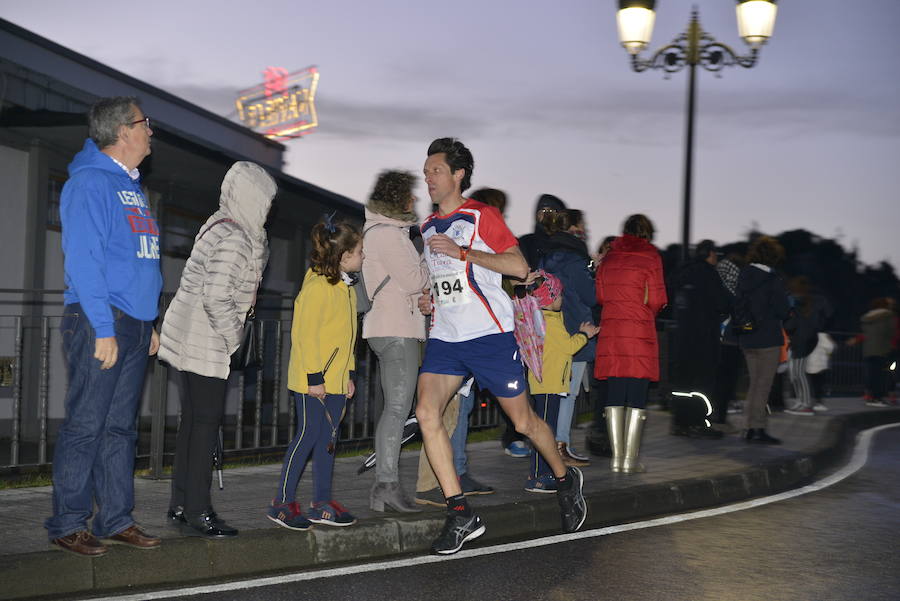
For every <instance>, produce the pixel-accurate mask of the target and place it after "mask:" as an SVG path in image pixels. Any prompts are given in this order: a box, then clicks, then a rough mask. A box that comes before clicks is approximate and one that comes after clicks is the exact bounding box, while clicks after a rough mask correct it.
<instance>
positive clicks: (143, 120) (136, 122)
mask: <svg viewBox="0 0 900 601" xmlns="http://www.w3.org/2000/svg"><path fill="white" fill-rule="evenodd" d="M138 123H143V124H144V127H146V128H147V129H150V117H144V118H143V119H138V120H137V121H132V122H131V123H129V124H128V127H131V126H132V125H137V124H138Z"/></svg>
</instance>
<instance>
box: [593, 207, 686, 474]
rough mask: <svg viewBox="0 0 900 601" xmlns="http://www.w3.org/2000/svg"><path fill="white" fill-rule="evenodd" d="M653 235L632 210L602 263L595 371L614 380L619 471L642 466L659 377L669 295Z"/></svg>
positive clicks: (613, 433)
mask: <svg viewBox="0 0 900 601" xmlns="http://www.w3.org/2000/svg"><path fill="white" fill-rule="evenodd" d="M652 239H653V224H652V223H651V222H650V220H649V219H647V217H646V216H644V215H632V216H631V217H629V218H628V219H626V220H625V225H624V226H623V228H622V236H621V237H619V238H617V239H616V240H615V241H613V243H612V245H611V247H610V250H609V253H607V255H606V256H605V257H604V258H603V261H602V262H601V263H600V266H599V268H598V269H597V280H596V285H597V301H598V302H599V303H600V304H601V305H602V306H603V313H602V314H601V318H600V335H599V336H598V338H597V360H596V363H595V364H594V375H595V376H596V378H597V379H598V380H608V381H609V393H608V396H607V398H608V399H609V400H608V402H607V407H606V411H605V415H606V425H607V426H606V427H607V430H608V432H609V440H610V445H611V446H612V450H613V456H612V461H611V462H610V468H611V469H612V471H614V472H625V473H632V472H640V471H643V466H641V465H640V464H639V463H638V461H637V459H638V455H639V451H640V446H641V434H642V432H643V425H644V421H645V420H646V419H647V411H646V409H645V407H646V405H647V391H648V388H649V386H650V382H651V381H653V382H656V381H658V380H659V345H658V343H657V340H656V314H657V313H658V312H659V311H660V309H662V308H663V307H665V306H666V303H667V302H668V300H667V298H666V287H665V283H664V281H663V269H662V258H661V257H660V255H659V251H658V250H657V249H656V247H655V246H653V244H651V243H650V240H652Z"/></svg>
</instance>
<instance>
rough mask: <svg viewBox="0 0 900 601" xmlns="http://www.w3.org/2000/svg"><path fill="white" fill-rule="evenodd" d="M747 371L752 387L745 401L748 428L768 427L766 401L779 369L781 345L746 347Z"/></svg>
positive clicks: (748, 390) (745, 416)
mask: <svg viewBox="0 0 900 601" xmlns="http://www.w3.org/2000/svg"><path fill="white" fill-rule="evenodd" d="M743 350H744V357H745V358H746V359H747V371H748V372H749V375H750V387H749V388H748V389H747V400H746V401H744V418H745V419H746V420H747V427H748V428H765V427H766V403H768V402H769V392H770V391H771V390H772V380H774V379H775V372H776V371H777V370H778V359H779V358H780V357H781V347H780V346H772V347H769V348H745V349H743Z"/></svg>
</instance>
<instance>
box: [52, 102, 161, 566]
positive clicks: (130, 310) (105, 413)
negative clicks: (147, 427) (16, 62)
mask: <svg viewBox="0 0 900 601" xmlns="http://www.w3.org/2000/svg"><path fill="white" fill-rule="evenodd" d="M88 125H89V134H90V138H88V139H87V140H85V142H84V148H83V149H82V150H81V152H79V153H78V154H77V155H76V156H75V159H74V160H73V161H72V163H71V164H70V165H69V180H68V181H67V182H66V184H65V186H64V187H63V190H62V197H61V199H60V216H61V218H62V247H63V253H64V254H65V279H66V291H65V304H66V306H65V312H64V314H63V318H62V323H61V325H60V329H61V331H62V340H63V351H64V354H65V360H66V365H67V368H68V375H69V387H68V390H67V393H66V401H65V407H66V417H65V420H64V421H63V424H62V426H61V427H60V429H59V436H58V438H57V443H56V451H55V453H54V457H53V516H52V517H51V518H50V519H48V520H47V522H46V527H47V532H48V534H49V537H50V541H51V542H52V543H53V544H54V545H57V546H59V547H61V548H62V549H64V550H66V551H71V552H73V553H76V554H79V555H85V556H99V555H103V554H105V553H106V552H107V547H106V546H105V545H104V544H103V543H102V542H100V540H99V539H100V538H104V539H107V540H108V541H109V542H111V543H120V544H125V545H129V546H132V547H137V548H141V549H151V548H154V547H158V546H159V544H160V539H159V538H157V537H155V536H150V535H148V534H146V533H145V532H144V531H143V530H141V528H140V527H139V526H138V525H137V524H135V521H134V518H132V516H131V512H132V509H133V508H134V474H133V471H134V448H135V441H136V440H137V432H136V431H135V419H136V416H137V410H138V404H139V402H140V398H141V391H142V389H143V384H144V373H145V371H146V369H147V357H148V355H153V354H155V353H156V351H157V349H158V348H159V338H158V336H157V334H156V331H155V330H154V329H153V320H155V319H156V317H157V306H158V302H159V293H160V290H161V288H162V275H161V273H160V269H159V230H158V228H157V224H156V220H155V219H154V218H153V215H152V214H151V211H150V207H149V205H148V204H147V201H146V200H145V198H144V195H143V193H142V191H141V186H140V174H139V173H138V170H137V167H138V165H139V164H140V163H141V161H143V160H144V157H146V156H147V155H149V154H150V136H152V135H153V132H152V130H151V129H150V119H149V118H148V117H146V116H145V115H144V113H143V111H141V108H140V107H139V106H138V100H137V99H136V98H124V97H118V98H104V99H101V100H99V101H98V102H97V103H96V104H94V105H93V106H92V107H91V109H90V112H89V113H88ZM95 501H96V504H97V507H98V511H97V515H96V516H94V519H93V522H92V527H91V530H90V531H89V530H88V526H87V522H88V520H89V519H90V517H91V514H92V513H93V508H94V503H95Z"/></svg>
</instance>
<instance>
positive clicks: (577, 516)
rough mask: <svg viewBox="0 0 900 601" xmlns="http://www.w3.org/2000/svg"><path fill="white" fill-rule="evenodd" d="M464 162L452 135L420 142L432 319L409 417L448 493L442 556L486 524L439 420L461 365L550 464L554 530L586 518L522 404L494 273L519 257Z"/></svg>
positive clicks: (505, 299)
mask: <svg viewBox="0 0 900 601" xmlns="http://www.w3.org/2000/svg"><path fill="white" fill-rule="evenodd" d="M473 168H474V159H473V158H472V153H471V152H470V151H469V149H468V148H466V147H465V146H464V145H463V144H462V142H460V141H459V140H456V139H453V138H440V139H437V140H435V141H434V142H432V143H431V146H429V147H428V158H427V160H426V161H425V169H424V172H425V183H426V184H427V186H428V194H429V196H431V200H432V202H433V203H434V204H435V205H436V206H437V211H436V212H435V213H434V214H432V215H431V216H429V217H428V218H427V219H426V220H425V222H424V223H423V224H422V237H423V239H424V241H425V259H426V261H427V263H428V268H429V271H430V273H431V282H432V287H431V291H430V292H431V294H430V297H431V298H430V300H428V297H427V296H425V295H423V297H422V301H421V302H420V308H421V309H423V312H424V313H428V312H429V311H430V312H431V314H432V320H431V330H430V333H429V338H428V343H427V345H426V347H425V359H424V360H423V362H422V369H421V371H420V373H419V402H418V406H417V407H416V415H417V417H418V419H419V424H420V427H421V430H422V437H423V439H424V442H425V450H426V452H427V453H428V457H429V459H430V460H431V467H432V468H433V469H434V473H435V475H436V476H437V479H438V482H440V484H441V489H442V491H443V493H444V497H445V498H446V499H447V521H446V523H445V524H444V529H443V530H442V531H441V534H440V535H439V536H438V538H437V539H436V540H435V541H434V543H433V544H432V551H433V552H435V553H438V554H441V555H449V554H452V553H456V552H457V551H459V550H460V549H461V548H462V546H463V544H464V543H465V542H467V541H470V540H473V539H475V538H478V537H479V536H481V535H482V534H484V531H485V528H484V524H483V523H482V521H481V519H480V518H479V517H478V516H477V515H476V514H475V513H474V512H473V511H472V508H471V507H470V506H469V504H468V501H467V499H466V497H465V496H463V494H462V489H461V488H460V485H459V480H458V479H457V477H456V470H455V469H454V467H453V453H452V450H451V447H450V438H449V437H448V436H447V432H446V430H444V428H443V426H442V425H441V415H442V414H443V412H444V408H445V407H446V406H447V403H448V402H449V401H450V398H451V396H452V395H453V394H454V393H455V392H456V391H457V390H458V389H459V387H460V385H461V384H462V380H463V378H464V377H465V376H466V375H467V374H469V373H472V374H473V375H474V376H475V379H476V380H477V381H478V384H479V386H481V388H483V389H485V388H486V389H488V390H490V391H491V392H493V393H494V395H495V396H496V397H497V399H498V401H499V402H500V406H501V407H502V408H503V411H505V412H506V414H507V415H509V417H510V419H511V420H512V422H513V424H514V425H515V427H516V430H517V431H518V432H521V433H522V434H524V435H526V436H528V437H529V438H530V439H531V441H532V444H534V447H535V449H537V451H538V452H539V453H540V454H541V455H542V456H543V457H544V459H546V461H547V463H548V464H549V466H550V468H551V470H552V471H553V475H554V476H555V477H556V481H557V486H558V493H557V495H558V499H559V506H560V511H561V515H562V527H563V530H564V531H565V532H575V531H576V530H578V529H579V528H581V525H582V524H583V523H584V520H585V517H586V516H587V505H586V504H585V501H584V495H583V494H582V485H583V482H584V477H583V476H582V474H581V471H580V470H579V469H578V468H574V467H570V468H568V470H567V469H566V467H565V466H564V465H563V462H562V459H561V458H560V456H559V453H558V452H557V450H556V440H555V438H554V436H553V433H552V431H551V430H550V428H549V426H548V425H547V424H546V423H545V422H544V421H542V420H541V419H540V418H539V417H538V416H537V415H536V414H535V413H534V411H533V410H532V408H531V404H530V403H529V402H528V397H527V394H526V389H527V380H526V378H525V374H524V371H523V368H522V362H521V361H520V359H519V349H518V347H517V346H516V341H515V338H514V336H513V310H512V302H511V301H510V299H509V296H508V295H507V294H506V293H505V292H504V291H503V289H502V288H501V285H500V282H501V277H502V274H506V275H511V276H514V277H518V278H521V279H524V278H525V277H526V276H527V275H528V264H527V263H526V261H525V259H524V257H523V256H522V253H521V252H520V251H519V248H518V244H517V241H516V237H515V236H513V234H512V232H510V231H509V228H508V227H507V226H506V223H505V222H504V221H503V218H502V217H501V216H500V212H499V211H498V210H497V209H495V208H493V207H489V206H488V205H485V204H483V203H480V202H478V201H475V200H470V199H466V198H464V197H463V196H462V192H463V191H464V190H466V189H467V188H468V187H469V181H470V179H471V177H472V170H473ZM424 292H427V291H424Z"/></svg>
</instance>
